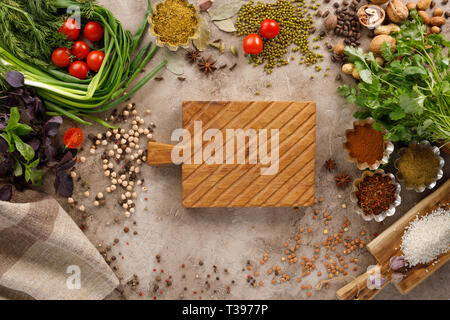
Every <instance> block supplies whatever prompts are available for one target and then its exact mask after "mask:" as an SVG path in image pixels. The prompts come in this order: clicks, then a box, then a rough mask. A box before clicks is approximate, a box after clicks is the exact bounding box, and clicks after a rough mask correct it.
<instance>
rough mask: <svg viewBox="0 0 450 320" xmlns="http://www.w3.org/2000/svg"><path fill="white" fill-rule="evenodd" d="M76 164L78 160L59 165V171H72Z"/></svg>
mask: <svg viewBox="0 0 450 320" xmlns="http://www.w3.org/2000/svg"><path fill="white" fill-rule="evenodd" d="M75 163H77V160H72V161H69V162H64V163H62V164H58V170H59V171H65V170H67V169H70V168H72V167H73V166H74V165H75Z"/></svg>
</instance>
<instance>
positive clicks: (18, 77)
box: [5, 71, 25, 88]
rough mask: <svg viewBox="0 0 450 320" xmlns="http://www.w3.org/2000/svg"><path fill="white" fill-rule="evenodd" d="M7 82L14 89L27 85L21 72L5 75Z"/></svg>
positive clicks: (10, 72) (11, 72)
mask: <svg viewBox="0 0 450 320" xmlns="http://www.w3.org/2000/svg"><path fill="white" fill-rule="evenodd" d="M5 80H6V82H8V84H9V85H10V86H11V87H13V88H20V87H23V86H24V85H25V78H24V76H23V74H21V73H20V72H19V71H9V72H7V73H6V75H5Z"/></svg>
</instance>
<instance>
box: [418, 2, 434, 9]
mask: <svg viewBox="0 0 450 320" xmlns="http://www.w3.org/2000/svg"><path fill="white" fill-rule="evenodd" d="M430 4H431V0H420V1H419V2H417V5H416V6H417V9H418V10H427V9H428V8H429V7H430Z"/></svg>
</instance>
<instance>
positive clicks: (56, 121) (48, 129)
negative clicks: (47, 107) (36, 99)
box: [44, 116, 63, 137]
mask: <svg viewBox="0 0 450 320" xmlns="http://www.w3.org/2000/svg"><path fill="white" fill-rule="evenodd" d="M62 122H63V119H62V117H60V116H56V117H51V118H50V119H49V120H48V121H47V122H46V123H45V126H44V128H45V135H46V136H48V137H54V136H56V135H57V134H58V131H59V127H60V126H61V124H62Z"/></svg>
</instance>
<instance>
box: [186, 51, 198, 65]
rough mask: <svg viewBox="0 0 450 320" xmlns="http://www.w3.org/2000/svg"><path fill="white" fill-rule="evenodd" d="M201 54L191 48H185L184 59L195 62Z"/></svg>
mask: <svg viewBox="0 0 450 320" xmlns="http://www.w3.org/2000/svg"><path fill="white" fill-rule="evenodd" d="M200 57H201V54H200V51H198V50H195V49H192V50H187V52H186V59H187V60H188V61H189V62H190V63H195V62H197V60H198V59H200Z"/></svg>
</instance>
